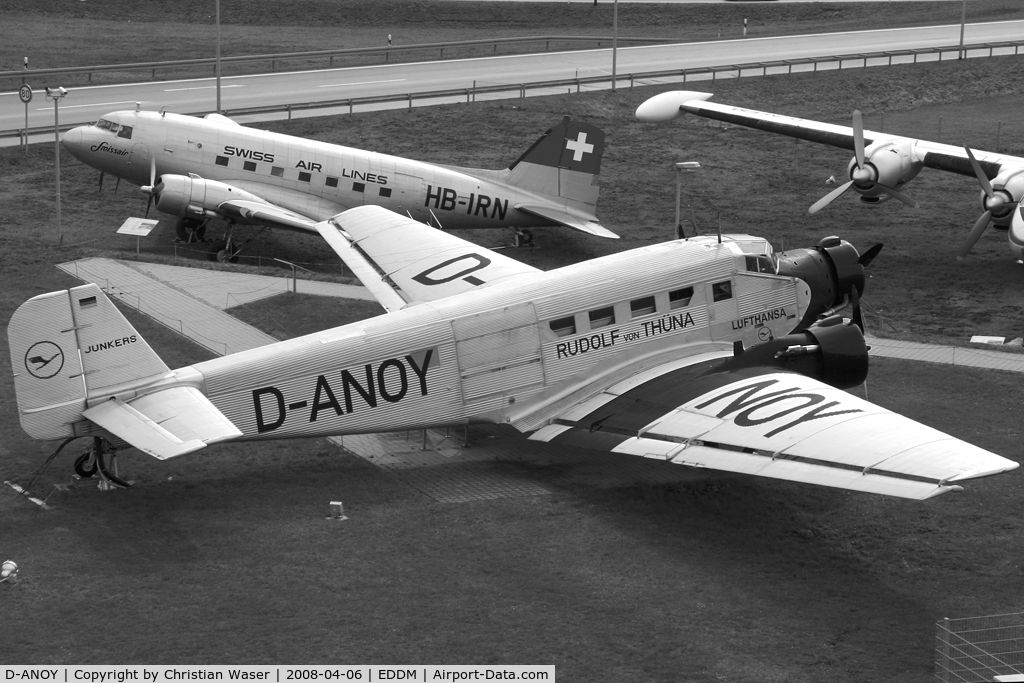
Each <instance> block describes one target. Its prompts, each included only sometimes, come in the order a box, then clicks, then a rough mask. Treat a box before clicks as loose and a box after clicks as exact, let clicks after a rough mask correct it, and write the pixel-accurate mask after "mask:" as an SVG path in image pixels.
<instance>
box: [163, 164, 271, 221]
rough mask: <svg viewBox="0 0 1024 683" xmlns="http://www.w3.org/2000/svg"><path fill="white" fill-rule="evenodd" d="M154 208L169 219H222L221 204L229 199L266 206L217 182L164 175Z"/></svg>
mask: <svg viewBox="0 0 1024 683" xmlns="http://www.w3.org/2000/svg"><path fill="white" fill-rule="evenodd" d="M154 195H155V200H156V208H157V209H159V210H160V211H163V212H164V213H169V214H171V215H172V216H179V217H181V216H211V217H215V218H223V217H224V213H223V212H221V210H220V205H221V204H223V203H224V202H226V201H228V200H229V199H233V200H245V201H251V202H259V203H260V204H266V201H265V200H264V199H262V198H261V197H258V196H256V195H254V194H252V193H250V192H246V191H245V190H240V189H238V188H237V187H232V186H231V185H227V184H225V183H221V182H218V181H216V180H207V179H205V178H193V177H191V176H185V175H171V174H168V175H163V176H160V179H159V180H158V182H157V185H156V189H155V191H154Z"/></svg>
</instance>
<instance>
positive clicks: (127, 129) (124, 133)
mask: <svg viewBox="0 0 1024 683" xmlns="http://www.w3.org/2000/svg"><path fill="white" fill-rule="evenodd" d="M117 137H119V138H125V139H126V140H131V139H132V127H131V126H121V130H119V131H117Z"/></svg>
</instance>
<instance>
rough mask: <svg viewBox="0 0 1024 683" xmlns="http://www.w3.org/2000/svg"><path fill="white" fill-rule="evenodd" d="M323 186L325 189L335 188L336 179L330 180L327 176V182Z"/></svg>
mask: <svg viewBox="0 0 1024 683" xmlns="http://www.w3.org/2000/svg"><path fill="white" fill-rule="evenodd" d="M324 184H325V185H327V187H337V186H338V179H337V178H332V177H331V176H327V181H326V182H325V183H324Z"/></svg>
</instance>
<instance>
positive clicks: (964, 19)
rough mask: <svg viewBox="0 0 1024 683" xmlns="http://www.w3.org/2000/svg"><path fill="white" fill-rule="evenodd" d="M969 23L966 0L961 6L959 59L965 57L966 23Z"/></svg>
mask: <svg viewBox="0 0 1024 683" xmlns="http://www.w3.org/2000/svg"><path fill="white" fill-rule="evenodd" d="M966 23H967V0H964V4H963V6H962V7H961V8H960V53H959V56H958V57H957V59H963V58H964V24H966Z"/></svg>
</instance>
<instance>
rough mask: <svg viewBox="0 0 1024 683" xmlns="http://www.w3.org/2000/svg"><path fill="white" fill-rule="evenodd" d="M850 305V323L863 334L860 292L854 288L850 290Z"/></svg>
mask: <svg viewBox="0 0 1024 683" xmlns="http://www.w3.org/2000/svg"><path fill="white" fill-rule="evenodd" d="M850 305H851V306H852V307H853V318H852V322H853V324H854V325H856V326H857V327H859V328H860V331H861V333H862V334H863V333H864V317H863V316H862V315H861V313H860V290H858V289H857V288H856V287H851V288H850Z"/></svg>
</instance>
